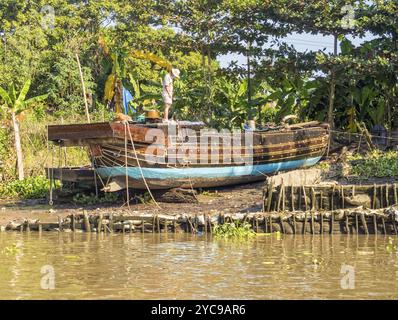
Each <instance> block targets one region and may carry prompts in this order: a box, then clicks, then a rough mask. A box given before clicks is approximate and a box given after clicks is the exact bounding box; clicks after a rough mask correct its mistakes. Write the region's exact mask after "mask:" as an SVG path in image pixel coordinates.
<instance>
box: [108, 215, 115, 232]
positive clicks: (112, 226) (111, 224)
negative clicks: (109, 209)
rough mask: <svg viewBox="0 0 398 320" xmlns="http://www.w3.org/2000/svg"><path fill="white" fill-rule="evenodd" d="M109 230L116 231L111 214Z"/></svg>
mask: <svg viewBox="0 0 398 320" xmlns="http://www.w3.org/2000/svg"><path fill="white" fill-rule="evenodd" d="M109 229H110V232H113V231H114V225H113V213H110V214H109Z"/></svg>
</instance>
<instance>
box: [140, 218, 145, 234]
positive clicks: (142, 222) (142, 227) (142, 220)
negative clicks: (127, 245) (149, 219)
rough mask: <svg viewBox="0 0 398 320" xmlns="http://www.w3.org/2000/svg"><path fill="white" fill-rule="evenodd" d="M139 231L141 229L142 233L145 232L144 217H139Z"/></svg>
mask: <svg viewBox="0 0 398 320" xmlns="http://www.w3.org/2000/svg"><path fill="white" fill-rule="evenodd" d="M141 231H142V233H145V221H144V219H141Z"/></svg>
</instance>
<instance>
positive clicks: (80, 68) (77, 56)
mask: <svg viewBox="0 0 398 320" xmlns="http://www.w3.org/2000/svg"><path fill="white" fill-rule="evenodd" d="M76 61H77V65H78V67H79V74H80V81H81V83H82V89H83V98H84V107H85V111H86V117H87V122H88V123H90V114H89V112H88V103H87V96H86V86H85V84H84V78H83V72H82V66H81V65H80V59H79V55H78V54H77V53H76Z"/></svg>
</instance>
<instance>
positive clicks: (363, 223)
mask: <svg viewBox="0 0 398 320" xmlns="http://www.w3.org/2000/svg"><path fill="white" fill-rule="evenodd" d="M361 221H362V225H363V228H364V229H365V233H366V234H369V230H368V225H367V223H366V218H365V215H364V214H363V213H361Z"/></svg>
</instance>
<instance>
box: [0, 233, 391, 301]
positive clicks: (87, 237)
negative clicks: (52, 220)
mask: <svg viewBox="0 0 398 320" xmlns="http://www.w3.org/2000/svg"><path fill="white" fill-rule="evenodd" d="M389 241H390V239H389V238H388V237H380V236H379V237H374V236H368V237H366V236H333V237H331V236H323V237H322V236H314V237H311V236H296V237H295V236H286V237H276V236H259V237H257V238H256V239H255V240H250V241H247V242H243V243H238V242H233V241H223V240H215V239H210V238H206V237H205V236H192V235H188V234H182V235H173V234H167V235H152V234H148V235H141V234H136V235H128V234H127V235H120V234H113V235H104V234H101V235H97V234H85V233H76V234H75V233H59V234H58V233H43V234H41V235H39V234H37V233H30V234H27V233H24V234H20V233H0V298H2V299H92V298H100V299H355V298H360V299H374V298H376V299H381V298H384V299H396V298H398V293H397V289H398V288H397V279H398V277H397V275H398V261H397V254H396V252H395V250H387V248H388V246H389ZM44 265H49V266H52V267H53V268H54V270H55V289H54V290H44V289H42V288H41V286H40V283H41V279H42V277H43V275H42V274H41V268H42V267H43V266H44ZM343 265H346V266H351V267H352V268H353V270H354V271H355V279H354V289H353V290H346V289H343V288H342V286H341V280H342V277H344V274H343V273H342V266H343Z"/></svg>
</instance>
